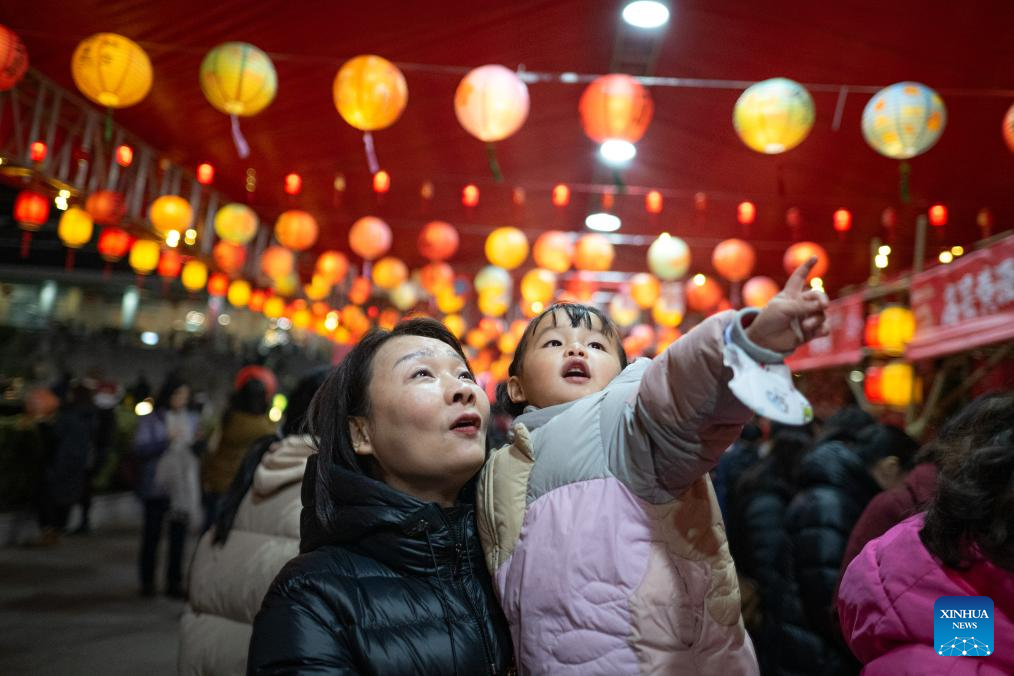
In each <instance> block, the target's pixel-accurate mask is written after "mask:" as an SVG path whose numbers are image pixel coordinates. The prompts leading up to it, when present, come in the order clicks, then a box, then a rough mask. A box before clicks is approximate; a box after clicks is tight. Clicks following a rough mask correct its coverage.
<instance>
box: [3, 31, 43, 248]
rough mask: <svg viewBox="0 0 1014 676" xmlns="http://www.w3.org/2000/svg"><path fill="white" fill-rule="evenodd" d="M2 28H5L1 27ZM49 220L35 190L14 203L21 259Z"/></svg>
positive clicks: (40, 194) (29, 191)
mask: <svg viewBox="0 0 1014 676" xmlns="http://www.w3.org/2000/svg"><path fill="white" fill-rule="evenodd" d="M0 28H3V27H2V26H0ZM48 219H49V198H48V197H47V196H45V195H43V194H42V193H38V192H35V191H34V190H27V189H26V190H22V191H21V192H19V193H18V197H17V199H16V200H15V201H14V220H15V221H16V222H17V224H18V227H19V228H21V229H22V230H24V231H25V232H24V235H22V238H21V257H22V258H27V257H28V248H29V246H31V243H32V233H33V232H36V231H38V229H39V228H41V227H42V225H43V224H44V223H45V222H46V221H47V220H48Z"/></svg>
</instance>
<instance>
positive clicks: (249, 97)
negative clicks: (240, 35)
mask: <svg viewBox="0 0 1014 676" xmlns="http://www.w3.org/2000/svg"><path fill="white" fill-rule="evenodd" d="M200 81H201V91H202V92H204V96H205V98H207V99H208V103H210V104H211V105H212V106H214V107H215V108H216V109H217V110H218V111H220V112H223V113H225V114H226V115H240V116H243V117H248V116H250V115H256V114H257V113H259V112H261V111H262V110H264V109H265V108H267V106H268V104H270V103H271V102H272V101H273V100H274V98H275V93H276V92H277V91H278V75H277V74H276V73H275V65H274V64H273V63H272V62H271V57H269V56H268V55H267V54H265V53H264V52H263V51H261V50H260V49H258V48H257V47H254V46H253V45H251V44H248V43H246V42H224V43H222V44H220V45H218V46H217V47H214V48H213V49H212V50H211V51H209V52H208V53H207V54H206V55H205V57H204V60H203V61H201V69H200Z"/></svg>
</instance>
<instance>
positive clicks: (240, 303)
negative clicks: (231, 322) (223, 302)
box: [226, 279, 252, 307]
mask: <svg viewBox="0 0 1014 676" xmlns="http://www.w3.org/2000/svg"><path fill="white" fill-rule="evenodd" d="M251 293H252V292H251V290H250V282H248V281H246V280H245V279H237V280H235V281H233V282H232V283H231V284H229V291H228V293H226V298H227V299H228V301H229V305H232V306H233V307H246V305H247V303H249V302H250V298H251Z"/></svg>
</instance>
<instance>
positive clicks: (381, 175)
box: [373, 169, 391, 195]
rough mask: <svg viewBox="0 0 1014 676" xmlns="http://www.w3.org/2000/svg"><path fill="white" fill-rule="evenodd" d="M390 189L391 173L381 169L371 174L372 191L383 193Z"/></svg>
mask: <svg viewBox="0 0 1014 676" xmlns="http://www.w3.org/2000/svg"><path fill="white" fill-rule="evenodd" d="M390 189H391V175H390V174H389V173H387V172H386V171H384V170H383V169H381V170H380V171H378V172H377V173H375V174H374V175H373V192H375V193H377V194H378V195H383V194H384V193H386V192H388V191H389V190H390Z"/></svg>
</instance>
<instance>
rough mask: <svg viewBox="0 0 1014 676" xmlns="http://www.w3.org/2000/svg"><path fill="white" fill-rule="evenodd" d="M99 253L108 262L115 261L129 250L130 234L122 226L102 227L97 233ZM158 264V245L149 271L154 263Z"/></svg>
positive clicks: (152, 268) (153, 267)
mask: <svg viewBox="0 0 1014 676" xmlns="http://www.w3.org/2000/svg"><path fill="white" fill-rule="evenodd" d="M97 247H98V250H99V255H100V256H102V260H104V261H106V262H108V263H115V262H116V261H118V260H120V259H121V258H123V257H124V256H126V255H127V252H129V251H130V234H128V233H127V231H126V230H124V229H123V228H117V227H116V226H109V227H106V228H103V229H102V232H100V233H99V241H98V245H97ZM157 264H158V245H157V244H156V248H155V262H154V263H153V264H152V266H151V269H149V270H148V272H151V271H152V270H154V269H155V265H157Z"/></svg>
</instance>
